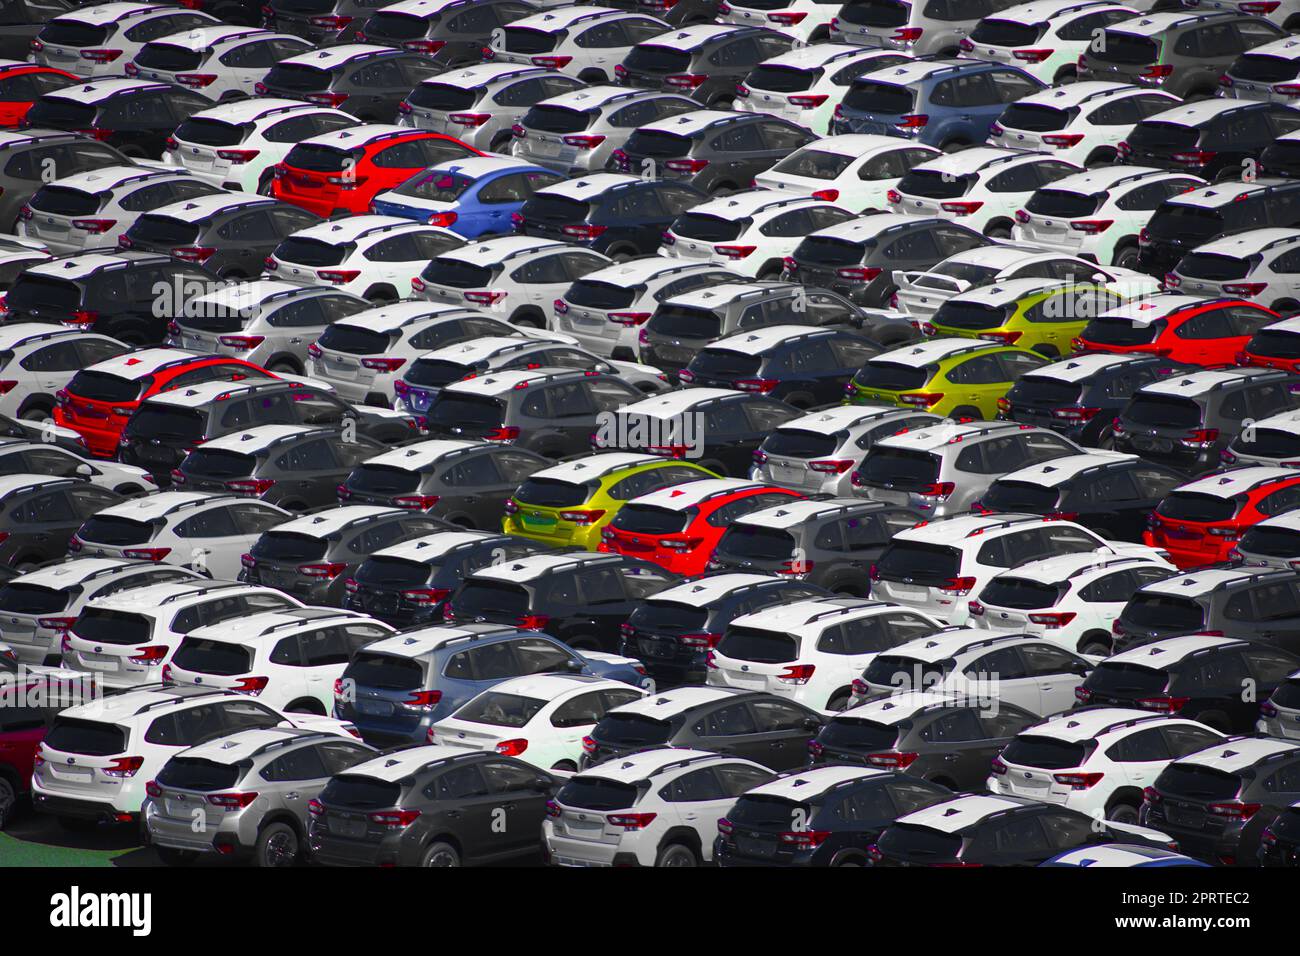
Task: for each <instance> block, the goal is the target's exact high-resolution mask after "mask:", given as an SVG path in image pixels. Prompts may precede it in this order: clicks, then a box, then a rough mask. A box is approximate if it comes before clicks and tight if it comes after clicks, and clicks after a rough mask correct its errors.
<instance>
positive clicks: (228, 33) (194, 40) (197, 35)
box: [147, 23, 287, 53]
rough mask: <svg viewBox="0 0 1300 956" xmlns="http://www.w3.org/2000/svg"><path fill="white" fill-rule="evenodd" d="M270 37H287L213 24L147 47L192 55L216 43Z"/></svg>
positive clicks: (175, 35) (153, 41)
mask: <svg viewBox="0 0 1300 956" xmlns="http://www.w3.org/2000/svg"><path fill="white" fill-rule="evenodd" d="M272 36H281V37H283V36H287V35H286V34H276V33H272V32H271V31H270V30H263V29H259V28H258V27H236V26H231V25H230V24H226V23H215V24H213V25H212V26H207V27H196V28H195V29H193V30H189V31H187V32H185V33H168V34H166V35H164V36H160V37H157V38H155V39H153V40H150V41H149V43H148V44H147V45H149V46H152V45H153V44H160V45H166V46H174V47H180V48H181V49H183V50H189V51H191V52H193V53H201V52H203V51H204V50H208V49H211V48H212V47H214V46H216V45H217V44H218V43H225V42H226V41H228V40H245V39H250V40H251V39H252V38H254V37H272Z"/></svg>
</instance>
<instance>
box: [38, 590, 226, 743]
mask: <svg viewBox="0 0 1300 956" xmlns="http://www.w3.org/2000/svg"><path fill="white" fill-rule="evenodd" d="M146 590H147V589H146ZM220 696H225V695H218V694H215V693H214V694H212V695H207V694H203V695H200V696H198V697H194V696H182V695H177V694H172V693H169V692H168V691H167V689H165V688H162V687H157V688H149V689H147V690H131V691H127V692H126V693H123V694H113V695H111V696H106V697H98V698H96V699H94V700H91V701H87V702H86V703H84V704H78V705H77V706H75V707H69V708H68V709H67V710H64V711H62V712H60V714H59V716H61V717H70V718H74V719H79V720H93V721H96V722H98V723H106V724H113V723H124V722H126V721H129V720H130V719H131V718H132V717H135V716H136V714H138V713H139V712H140V710H141V708H143V707H150V710H149V716H150V717H151V718H153V717H157V716H158V715H159V714H165V713H167V712H168V709H169V707H172V706H176V707H191V706H194V705H195V704H198V703H207V702H209V701H211V700H213V699H219V697H220ZM151 705H152V706H151ZM159 705H161V706H159Z"/></svg>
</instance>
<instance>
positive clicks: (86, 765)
mask: <svg viewBox="0 0 1300 956" xmlns="http://www.w3.org/2000/svg"><path fill="white" fill-rule="evenodd" d="M269 727H301V728H304V729H307V730H319V731H325V732H327V733H333V734H337V735H338V736H340V737H346V736H348V735H351V736H353V737H355V736H356V733H355V730H354V729H353V727H352V725H351V724H350V723H347V722H345V721H341V720H335V719H334V718H332V717H319V716H316V715H314V714H293V715H288V714H285V713H283V712H281V711H279V710H275V709H274V708H272V707H268V706H267V705H266V704H264V703H262V702H261V701H258V700H250V699H249V698H248V697H245V696H242V695H240V694H232V693H230V692H229V691H219V690H217V691H201V690H197V689H195V688H188V687H187V688H148V689H141V690H136V691H132V692H131V693H126V694H118V695H116V696H111V697H105V698H103V699H100V700H94V701H91V702H89V703H85V704H80V705H78V706H76V707H71V708H69V709H67V710H65V711H63V712H62V713H60V714H59V715H58V717H56V718H55V719H54V723H53V724H52V725H51V727H50V730H49V732H48V733H47V734H46V735H45V739H44V740H43V741H42V742H41V747H40V750H39V751H38V752H37V755H36V771H35V773H34V774H33V775H32V802H33V805H34V806H35V808H36V810H37V811H38V812H40V813H47V814H50V815H52V816H55V817H57V818H58V819H59V820H60V821H67V822H68V823H69V825H70V826H72V827H74V828H75V827H77V826H78V825H83V826H93V825H94V824H96V823H98V822H101V821H108V822H112V823H122V822H134V821H136V820H137V819H138V817H139V813H140V808H141V806H142V805H143V803H144V800H145V796H146V792H145V785H146V784H147V783H148V782H149V781H151V780H153V778H154V776H155V775H156V774H157V773H158V771H159V770H161V769H162V767H163V764H165V763H166V762H167V761H168V760H169V759H170V758H171V757H172V756H174V755H175V754H177V753H179V752H180V751H182V750H184V749H186V748H187V747H193V746H195V745H197V744H201V743H205V742H207V741H209V740H215V739H219V738H221V737H225V736H228V735H230V734H235V733H239V732H240V731H244V730H257V729H263V728H269Z"/></svg>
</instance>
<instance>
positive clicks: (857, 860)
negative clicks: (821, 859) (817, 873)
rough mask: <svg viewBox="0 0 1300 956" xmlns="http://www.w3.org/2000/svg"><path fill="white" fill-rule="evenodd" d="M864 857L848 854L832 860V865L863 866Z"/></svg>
mask: <svg viewBox="0 0 1300 956" xmlns="http://www.w3.org/2000/svg"><path fill="white" fill-rule="evenodd" d="M862 865H863V862H862V857H860V856H854V855H852V854H847V855H844V856H837V857H836V858H835V859H833V860H831V866H862Z"/></svg>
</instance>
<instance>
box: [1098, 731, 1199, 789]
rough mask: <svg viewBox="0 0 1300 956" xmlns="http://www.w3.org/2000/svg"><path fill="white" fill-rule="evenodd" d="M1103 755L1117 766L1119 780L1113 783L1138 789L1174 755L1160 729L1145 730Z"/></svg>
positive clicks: (1117, 744) (1146, 783) (1151, 779)
mask: <svg viewBox="0 0 1300 956" xmlns="http://www.w3.org/2000/svg"><path fill="white" fill-rule="evenodd" d="M1207 746H1208V741H1207ZM1105 756H1106V758H1107V759H1108V760H1111V761H1112V762H1114V763H1115V764H1116V765H1117V766H1118V770H1119V773H1118V775H1119V776H1120V778H1121V779H1120V780H1118V781H1116V783H1117V784H1120V785H1127V786H1130V787H1137V788H1138V789H1142V788H1143V787H1149V786H1151V784H1152V783H1154V782H1155V779H1156V777H1158V776H1159V775H1160V772H1161V771H1162V770H1164V769H1165V766H1166V765H1167V764H1168V763H1169V761H1170V760H1172V759H1174V756H1175V755H1174V753H1173V752H1172V751H1171V750H1170V749H1169V741H1168V739H1167V738H1166V737H1165V735H1164V733H1163V732H1162V731H1161V729H1160V728H1159V727H1148V728H1147V729H1146V730H1139V731H1138V732H1137V733H1132V734H1129V735H1128V736H1126V737H1125V738H1124V739H1123V740H1117V741H1116V742H1115V743H1113V744H1111V745H1110V746H1109V747H1108V748H1106V750H1105Z"/></svg>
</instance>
